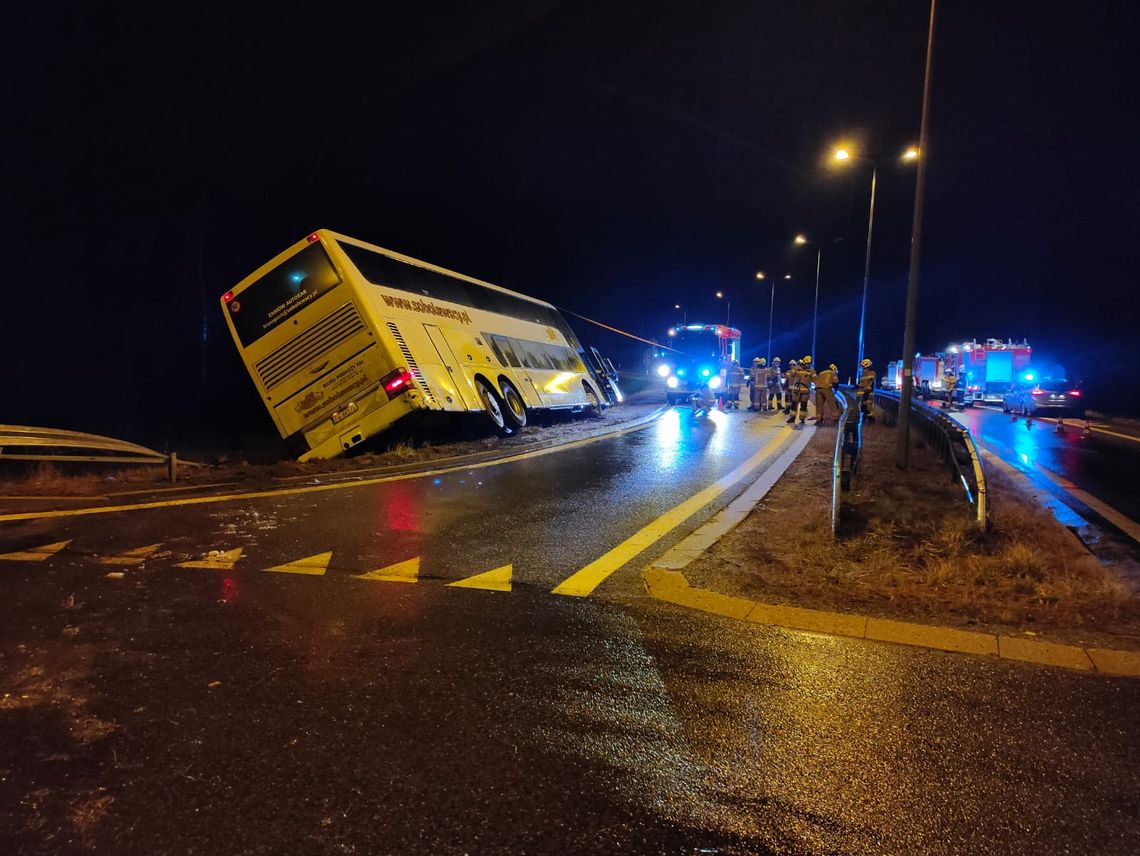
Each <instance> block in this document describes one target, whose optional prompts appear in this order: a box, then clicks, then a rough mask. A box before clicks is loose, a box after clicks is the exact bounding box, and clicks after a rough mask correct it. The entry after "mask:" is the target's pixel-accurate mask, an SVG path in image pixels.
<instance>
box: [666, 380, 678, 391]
mask: <svg viewBox="0 0 1140 856" xmlns="http://www.w3.org/2000/svg"><path fill="white" fill-rule="evenodd" d="M665 386H667V387H669V389H676V388H677V386H678V380H677V378H675V377H671V378H669V379H668V380H666V381H665Z"/></svg>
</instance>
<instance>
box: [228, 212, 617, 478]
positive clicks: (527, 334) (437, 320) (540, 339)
mask: <svg viewBox="0 0 1140 856" xmlns="http://www.w3.org/2000/svg"><path fill="white" fill-rule="evenodd" d="M221 305H222V311H223V313H224V314H225V316H226V323H227V325H228V326H229V328H230V333H231V335H232V336H233V339H234V343H235V344H236V345H237V348H238V351H239V352H240V353H241V358H242V360H243V361H244V363H245V366H246V368H247V369H248V371H249V374H250V377H251V378H253V382H254V385H255V386H256V387H257V391H258V392H259V393H260V395H261V398H262V401H264V402H265V406H266V408H267V409H268V410H269V415H270V416H271V417H272V418H273V422H274V424H275V425H276V426H277V429H278V431H280V432H281V436H282V437H283V438H285V439H286V440H287V441H288V442H289V443H290V446H291V447H292V448H294V449H295V450H296V451H298V452H300V459H301V460H303V461H304V460H311V459H317V458H329V457H334V456H336V455H339V454H341V453H342V452H344V451H345V450H347V449H351V448H352V447H353V446H355V445H357V444H358V443H360V442H362V441H363V440H365V439H366V438H368V437H370V436H372V435H374V434H376V433H377V432H379V431H382V430H384V429H385V428H387V427H388V426H390V425H391V424H392V423H393V422H395V421H396V420H397V419H400V418H401V417H404V416H407V415H408V414H410V413H413V412H416V411H425V410H426V411H455V412H477V413H480V414H483V415H484V416H485V417H486V418H488V419H490V420H491V422H492V423H493V424H494V426H495V427H496V428H498V429H499V430H501V431H503V432H510V431H511V430H514V429H518V428H521V427H522V426H523V425H525V424H526V421H527V411H528V410H543V409H559V408H571V409H575V410H584V409H588V410H591V411H593V412H595V413H600V412H601V408H602V407H603V406H604V404H605V398H604V397H603V393H605V392H608V390H607V389H606V388H605V387H606V386H607V383H606V381H605V380H604V379H603V378H602V377H600V376H599V375H598V374H597V373H596V372H595V371H593V369H592V367H590V368H588V367H587V363H586V362H585V361H584V357H585V356H586V355H585V354H584V352H583V349H582V346H581V345H580V344H579V342H578V339H577V337H576V336H575V335H574V332H573V331H572V330H571V329H570V326H569V325H568V324H567V323H566V321H565V319H564V318H563V317H562V314H561V313H560V312H559V311H558V310H557V309H556V308H555V307H554V306H551V305H550V304H549V303H544V302H543V301H541V300H535V299H534V298H531V297H527V296H525V295H522V294H517V293H515V292H513V291H508V290H507V289H505V288H500V287H498V286H496V285H491V284H490V283H487V282H482V281H480V280H477V279H472V278H471V277H469V276H464V275H462V274H458V273H455V272H454V271H449V270H445V269H443V268H440V267H436V266H435V265H431V264H428V263H426V262H422V261H418V260H416V259H413V258H409V257H408V256H404V255H400V254H399V253H394V252H392V251H391V250H386V249H383V248H382V247H377V246H374V245H372V244H367V243H365V242H363V241H358V240H356V239H355V238H349V237H347V236H345V235H339V234H337V233H335V232H330V231H328V230H327V229H319V230H318V231H316V232H313V233H312V234H311V235H309V236H308V237H307V238H305V239H304V240H302V241H299V242H298V243H296V244H294V245H293V246H292V247H290V248H289V249H287V250H286V251H285V252H283V253H281V254H280V255H279V256H277V257H276V258H274V259H273V260H272V261H270V262H268V263H266V264H264V265H262V266H261V267H260V268H258V269H257V270H256V271H254V272H253V273H252V274H250V275H249V276H248V277H246V278H245V279H243V280H242V281H241V282H240V283H238V284H237V285H236V286H234V288H233V290H232V291H227V292H226V293H225V294H224V295H222V298H221ZM615 389H616V387H615Z"/></svg>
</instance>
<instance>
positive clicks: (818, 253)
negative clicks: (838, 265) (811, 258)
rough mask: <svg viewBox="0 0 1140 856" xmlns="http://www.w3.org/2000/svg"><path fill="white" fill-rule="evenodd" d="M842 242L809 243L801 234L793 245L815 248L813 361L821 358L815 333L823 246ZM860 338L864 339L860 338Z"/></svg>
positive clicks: (812, 319) (812, 324)
mask: <svg viewBox="0 0 1140 856" xmlns="http://www.w3.org/2000/svg"><path fill="white" fill-rule="evenodd" d="M842 240H843V239H842V238H835V239H833V240H830V241H823V242H820V241H809V240H808V239H807V238H806V237H804V236H803V235H802V234H801V235H796V237H795V240H794V241H793V243H795V245H796V246H798V247H803V246H806V245H808V244H810V245H811V246H813V247H815V303H814V304H813V305H812V310H811V352H810V353H811V358H812V359H813V360H816V359H817V358H818V356H819V355H818V354H817V353H816V352H815V331H816V325H817V322H818V321H819V269H820V265H821V264H822V263H823V245H824V244H838V243H839V242H840V241H842ZM860 338H862V337H860ZM859 359H860V360H862V359H863V358H862V357H860V358H859Z"/></svg>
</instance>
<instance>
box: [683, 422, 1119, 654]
mask: <svg viewBox="0 0 1140 856" xmlns="http://www.w3.org/2000/svg"><path fill="white" fill-rule="evenodd" d="M833 441H834V434H832V433H831V432H826V431H820V432H818V433H817V436H816V437H815V438H813V440H812V442H811V443H810V444H809V445H808V447H807V449H806V450H805V451H804V453H803V455H801V457H800V459H799V460H797V462H796V463H795V464H794V465H793V466H792V468H791V469H790V470H789V471H788V472H787V473H786V474H785V475H784V477H783V478H782V479H781V480H780V482H779V483H778V484H777V485H776V487H775V488H773V490H772V492H771V493H769V495H768V496H767V497H766V498H765V501H764V502H763V503H762V504H761V505H759V506H757V508H756V510H754V511H753V513H752V514H751V515H750V516H749V518H748V519H747V520H746V521H745V522H744V523H743V524H741V526H739V527H737V529H735V530H734V531H733V532H732V533H730V534H729V535H728V536H727V537H726V538H724V539H722V540H721V542H720V543H719V544H718V545H717V546H716V547H714V548H713V550H711V551H710V552H709V553H708V554H707V555H706V557H704V558H702V559H701V560H699V561H698V562H697V563H694V565H692V566H690V568H689V569H688V570H687V571H686V574H687V576H688V577H689V579H690V582H692V583H693V585H704V586H707V587H709V588H713V589H717V590H720V591H724V592H728V593H733V594H740V595H743V596H745V597H749V598H752V599H755V600H761V601H765V602H777V603H795V604H798V605H801V606H807V607H814V608H818V609H829V610H836V611H847V612H861V613H868V614H875V615H882V616H886V617H893V618H902V619H906V620H913V621H922V622H929V623H937V624H954V625H973V626H978V625H982V626H987V627H993V628H995V629H1005V630H1008V629H1009V628H1019V629H1022V630H1024V629H1030V630H1032V631H1035V632H1039V633H1047V634H1048V635H1050V636H1054V637H1058V638H1062V637H1063V638H1067V639H1071V640H1074V641H1076V640H1080V641H1087V640H1089V639H1092V638H1094V637H1095V638H1100V639H1102V641H1103V638H1104V635H1105V634H1113V635H1115V636H1120V637H1131V640H1132V641H1133V643H1134V644H1136V645H1137V646H1140V597H1138V596H1137V593H1136V592H1135V591H1133V590H1132V589H1131V588H1130V587H1129V586H1128V585H1127V584H1125V583H1124V582H1123V581H1122V580H1121V579H1120V578H1119V577H1118V576H1117V575H1116V574H1115V573H1114V571H1113V570H1112V569H1111V568H1108V567H1106V566H1104V565H1102V564H1101V562H1099V561H1098V560H1097V559H1096V558H1095V557H1093V556H1092V555H1091V554H1090V553H1089V552H1088V551H1087V550H1086V549H1085V548H1084V546H1083V545H1082V544H1081V543H1080V542H1079V541H1078V540H1077V539H1076V537H1075V536H1074V535H1073V534H1072V533H1071V532H1069V531H1068V530H1067V529H1065V528H1064V527H1063V526H1061V524H1059V523H1058V522H1057V521H1056V520H1055V519H1054V518H1053V517H1052V515H1050V514H1049V512H1047V511H1046V510H1044V509H1042V508H1041V507H1040V506H1039V505H1037V504H1036V503H1035V502H1034V501H1033V500H1031V499H1029V498H1027V497H1024V496H1023V495H1022V494H1021V493H1020V492H1019V491H1018V489H1017V487H1016V486H1015V485H1014V484H1013V483H1011V482H1010V481H1009V479H1008V478H1006V477H1005V476H1004V475H1003V474H1002V473H1000V472H995V471H994V470H993V468H990V469H989V470H988V471H987V483H988V485H989V489H990V497H991V502H992V507H993V516H994V531H993V532H992V533H991V534H990V535H989V536H987V537H983V536H982V533H981V532H979V531H978V529H977V527H976V526H975V525H974V521H973V518H972V516H971V510H970V509H969V508H968V507H967V506H966V504H965V502H964V501H963V498H962V493H961V488H960V486H959V485H958V484H957V483H954V482H951V481H950V479H949V477H948V475H947V474H946V471H945V470H944V469H943V467H942V465H941V464H940V463H939V462H938V461H937V460H936V459H935V456H934V455H933V453H932V452H930V451H929V450H925V449H920V448H916V449H914V451H913V453H912V456H911V468H910V469H909V470H907V471H905V472H901V471H899V470H898V469H896V468H895V466H894V446H895V433H894V430H893V429H890V428H886V427H884V426H881V425H874V426H870V427H869V428H868V429H867V430H866V431H865V432H864V446H863V459H862V461H861V464H860V471H859V476H858V477H857V478H856V480H855V483H854V485H853V488H852V491H851V493H850V494H848V497H847V506H846V508H845V515H846V516H845V522H844V525H843V527H842V529H841V533H840V534H841V537H840V540H839V542H838V543H835V542H833V541H832V540H831V538H830V537H829V534H828V533H829V525H830V524H829V518H828V513H829V507H830V472H831V452H832V448H833V447H832V443H833ZM1115 641H1116V642H1117V643H1118V644H1128V641H1129V640H1128V638H1125V639H1123V640H1122V639H1117V640H1115Z"/></svg>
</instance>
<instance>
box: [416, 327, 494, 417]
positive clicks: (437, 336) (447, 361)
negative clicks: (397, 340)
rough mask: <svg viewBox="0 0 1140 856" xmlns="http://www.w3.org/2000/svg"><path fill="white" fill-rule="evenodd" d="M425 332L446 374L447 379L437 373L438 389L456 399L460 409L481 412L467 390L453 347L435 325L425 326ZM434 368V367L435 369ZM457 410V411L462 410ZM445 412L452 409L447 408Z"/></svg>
mask: <svg viewBox="0 0 1140 856" xmlns="http://www.w3.org/2000/svg"><path fill="white" fill-rule="evenodd" d="M424 330H425V331H426V332H427V334H428V338H429V339H431V343H432V345H434V346H435V350H436V353H437V354H438V355H439V360H438V363H437V365H439V366H441V367H442V368H443V370H444V371H445V372H446V375H447V377H446V379H445V378H444V377H443V375H442V374H441V373H439V372H438V371H437V372H435V374H436V376H437V378H436V379H437V383H436V384H435V385H436V386H437V387H442V388H443V392H445V393H446V394H447V395H450V396H452V397H453V398H454V399H455V404H457V405H460V408H462V409H465V410H481V409H482V405H481V404H480V403H479V402H476V401H475V400H474V393H473V392H472V391H471V390H470V389H468V388H466V387H467V379H466V378H465V377H464V376H463V371H462V370H461V369H460V367H459V361H458V360H457V359H456V358H455V354H454V352H453V351H452V350H451V346H450V345H449V344H447V339H445V338H444V336H443V331H442V330H440V329H439V328H438V327H437V326H435V325H434V324H424ZM433 368H434V367H433ZM460 408H456V409H460ZM444 409H445V410H450V409H452V408H448V407H445V408H444Z"/></svg>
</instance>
